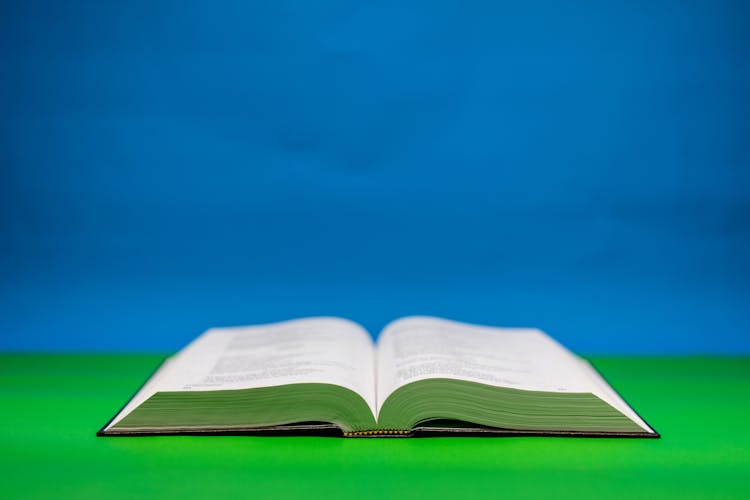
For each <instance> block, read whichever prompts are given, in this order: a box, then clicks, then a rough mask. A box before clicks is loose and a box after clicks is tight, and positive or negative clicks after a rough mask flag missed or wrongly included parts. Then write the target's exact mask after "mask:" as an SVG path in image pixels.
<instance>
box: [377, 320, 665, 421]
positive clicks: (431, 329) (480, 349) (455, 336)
mask: <svg viewBox="0 0 750 500" xmlns="http://www.w3.org/2000/svg"><path fill="white" fill-rule="evenodd" d="M377 353H378V360H377V366H378V370H377V410H378V418H379V420H380V416H381V410H383V408H384V405H385V404H386V402H389V401H388V400H389V397H391V396H392V395H393V394H394V393H397V391H399V389H402V388H405V387H407V386H411V385H412V384H413V385H414V387H420V388H422V389H423V391H422V392H424V393H425V396H424V398H423V399H424V401H419V402H417V403H416V404H415V405H414V406H415V407H419V406H420V405H421V407H423V408H426V407H428V406H430V405H434V407H435V410H434V411H441V410H440V408H445V410H444V411H442V413H443V414H437V415H433V416H431V418H436V419H440V418H450V417H455V416H456V415H462V413H461V412H462V411H465V412H467V413H464V414H463V415H466V416H467V417H466V418H469V417H471V416H472V414H471V408H472V404H473V403H474V401H471V400H469V399H466V400H464V399H461V398H463V397H466V398H469V395H465V394H469V392H470V391H468V390H467V391H463V394H459V395H457V396H456V398H457V399H456V400H455V401H451V400H450V399H449V396H448V393H449V391H450V390H451V388H453V389H456V388H458V389H459V390H460V389H461V388H464V387H465V388H471V387H474V386H470V385H468V384H464V385H456V384H455V383H454V384H453V385H450V384H448V385H446V386H445V388H444V389H443V391H444V392H445V394H446V395H445V396H443V395H441V394H440V393H436V391H438V389H440V386H438V385H436V384H433V385H429V384H421V385H420V384H416V383H417V382H420V381H427V380H442V381H446V380H447V381H462V382H470V383H474V384H481V386H482V387H488V386H489V387H491V388H492V387H495V388H502V389H510V390H509V391H503V390H500V391H495V392H490V391H485V392H483V393H481V395H479V394H480V392H477V394H478V396H477V397H476V398H475V399H477V398H480V397H481V398H484V399H482V400H481V401H478V402H477V403H476V404H477V405H478V406H479V407H480V408H477V412H476V413H477V414H478V415H484V417H483V419H484V420H483V423H485V424H486V423H487V422H488V421H492V419H493V418H495V417H493V414H492V413H491V412H490V413H487V411H489V410H487V408H489V407H490V406H492V405H493V404H495V403H496V402H497V401H502V400H503V398H505V399H506V400H507V401H508V403H509V404H511V403H512V404H515V405H516V406H515V407H512V408H511V409H510V410H508V411H507V413H508V415H507V416H504V415H503V410H502V408H500V410H498V411H495V414H497V417H496V418H498V419H499V421H502V422H505V423H508V422H510V423H513V424H514V425H517V426H519V428H524V429H538V430H557V429H554V428H551V429H545V426H555V425H558V426H561V427H563V428H561V429H559V430H566V429H572V430H576V429H579V428H580V430H587V429H588V428H589V427H590V428H591V429H592V430H598V431H602V430H606V428H603V427H602V426H604V425H607V424H605V423H602V422H608V421H614V419H613V418H612V415H611V414H612V413H618V414H621V415H623V416H625V417H627V419H629V420H630V421H632V423H633V424H635V425H634V426H633V430H634V431H638V430H642V431H645V432H653V431H652V429H651V428H650V427H649V426H648V425H647V424H646V423H645V422H644V421H643V420H642V419H641V418H640V417H639V416H638V415H637V414H636V413H635V412H634V411H633V410H632V409H631V408H630V407H629V406H628V405H627V404H626V403H625V402H624V401H623V400H622V398H620V397H619V396H618V395H617V393H616V392H615V391H614V390H612V388H611V387H610V386H609V385H608V384H607V383H606V382H604V380H602V379H601V377H600V376H599V375H598V374H597V372H596V371H595V370H594V369H593V368H592V367H591V366H590V365H589V364H588V363H587V362H586V361H584V360H582V359H581V358H579V357H578V356H576V355H574V354H573V353H571V352H570V351H568V350H567V349H565V348H564V347H563V346H561V345H560V344H559V343H557V342H556V341H554V340H553V339H552V338H550V337H549V336H548V335H546V334H545V333H544V332H542V331H540V330H537V329H530V328H493V327H484V326H478V325H470V324H465V323H458V322H455V321H449V320H444V319H439V318H433V317H421V316H415V317H408V318H403V319H400V320H397V321H394V322H393V323H391V324H390V325H388V326H387V327H386V328H385V329H384V330H383V332H382V333H381V335H380V338H379V339H378V347H377ZM477 387H479V386H477ZM430 391H431V392H432V394H427V393H428V392H430ZM399 392H400V393H404V392H405V391H403V390H402V391H399ZM459 392H460V391H459ZM527 395H528V397H527V398H526V399H523V398H524V397H525V396H527ZM591 395H593V396H595V397H592V396H591ZM404 397H405V396H404ZM421 397H422V396H421V395H420V392H419V391H417V392H415V393H414V394H413V395H411V396H410V398H412V399H414V398H416V399H419V398H421ZM441 397H442V399H443V401H442V406H440V404H436V403H435V402H436V401H437V402H438V403H440V401H439V400H440V399H441ZM430 398H432V399H430ZM519 398H521V399H519ZM530 398H536V399H530ZM391 399H392V400H393V399H397V398H391ZM428 400H429V401H428ZM602 401H603V402H605V403H606V404H604V405H603V404H601V402H602ZM451 403H454V404H453V407H455V408H452V407H451ZM461 405H463V407H464V408H466V409H465V410H463V409H462V408H459V406H461ZM545 405H547V406H548V408H549V409H548V410H545V408H544V406H545ZM576 405H579V409H580V410H581V411H585V410H587V409H588V408H592V409H591V410H590V411H591V414H592V419H590V420H591V422H593V423H588V424H587V423H586V422H583V421H582V422H583V423H581V424H580V425H579V424H578V423H577V422H576V421H575V413H576V411H577V408H576ZM391 406H393V404H391ZM401 406H403V408H401V410H402V411H404V412H408V411H409V410H408V409H407V406H408V405H407V404H402V405H401ZM518 408H520V409H518ZM524 408H531V409H530V410H528V415H527V416H526V417H525V421H519V422H518V423H516V421H515V420H514V418H515V419H517V418H520V417H519V416H518V415H519V413H520V412H522V411H523V409H524ZM612 409H614V410H616V412H614V411H612ZM389 410H390V413H391V414H393V413H394V412H396V411H397V410H396V409H394V408H389ZM484 410H487V411H484ZM545 411H547V413H548V414H545ZM607 411H609V412H610V414H607V413H606V412H607ZM597 415H601V416H602V417H607V418H609V420H607V418H599V420H596V418H595V417H596V416H597ZM383 416H384V417H386V415H383ZM422 416H424V415H422ZM389 419H390V420H394V415H390V418H389ZM478 419H479V420H482V418H478ZM620 419H621V418H620ZM386 420H388V418H387V419H386ZM406 420H408V416H407V415H404V419H403V422H406ZM621 420H622V419H621ZM475 421H476V420H475ZM386 424H387V422H386ZM587 425H588V426H589V427H587ZM617 425H619V429H620V430H621V429H622V428H623V424H622V422H620V423H619V424H617ZM636 426H637V427H636ZM617 430H618V428H617V426H614V427H613V431H617Z"/></svg>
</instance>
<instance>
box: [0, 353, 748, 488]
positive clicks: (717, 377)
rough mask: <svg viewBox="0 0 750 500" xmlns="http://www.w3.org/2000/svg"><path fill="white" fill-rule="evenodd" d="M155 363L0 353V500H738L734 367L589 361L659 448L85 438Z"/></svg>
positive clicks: (742, 472) (739, 414) (741, 483)
mask: <svg viewBox="0 0 750 500" xmlns="http://www.w3.org/2000/svg"><path fill="white" fill-rule="evenodd" d="M160 360H161V357H160V356H148V355H96V356H95V355H80V356H73V355H1V356H0V408H2V411H1V412H0V424H1V425H0V428H1V429H2V431H0V432H2V436H1V438H0V470H2V476H1V479H0V494H2V497H3V498H14V497H23V498H38V497H44V498H48V497H55V498H57V497H76V498H82V497H83V498H85V497H95V498H120V497H121V498H133V497H134V496H155V497H156V496H158V497H160V498H191V497H219V498H220V497H222V496H230V495H233V496H234V495H237V496H242V497H248V498H283V497H294V498H301V499H308V498H380V499H385V498H393V497H394V496H409V497H412V498H435V499H437V498H452V499H458V498H482V497H485V498H486V497H494V498H511V497H529V496H535V497H561V496H562V497H573V498H582V497H594V498H617V497H622V498H632V497H634V496H637V497H649V498H664V497H679V498H717V497H719V498H726V497H750V433H748V431H747V430H748V425H749V424H750V358H592V360H593V361H594V364H595V365H596V366H597V368H599V369H600V371H601V372H602V373H603V374H604V376H605V377H606V378H607V379H609V381H610V382H611V383H612V384H613V385H614V386H615V387H616V388H617V389H618V390H619V391H620V392H621V393H622V394H623V395H624V396H625V398H626V399H628V401H629V402H631V403H632V404H633V406H634V407H635V408H636V410H638V411H639V412H640V413H641V414H642V415H643V416H644V417H645V418H646V420H647V421H648V422H649V423H650V424H652V425H653V426H654V427H655V428H656V429H657V430H658V431H659V432H661V433H662V436H663V438H662V439H659V440H655V439H614V438H608V439H602V438H528V437H526V438H423V439H387V438H385V439H344V438H317V437H242V436H208V437H193V436H172V437H145V438H144V437H137V438H97V437H95V435H94V433H95V432H96V430H98V429H99V428H100V427H101V426H102V424H103V423H104V422H105V421H106V420H108V419H109V418H110V417H111V416H112V414H113V413H114V412H115V411H116V410H117V409H118V408H119V407H120V406H121V405H122V404H123V402H124V400H125V399H126V398H127V397H129V396H130V394H131V393H132V392H134V391H135V390H136V389H137V388H138V387H139V386H140V384H141V383H142V382H143V381H144V380H145V379H146V377H148V375H149V374H150V373H151V371H152V370H153V369H154V368H155V367H156V365H157V364H158V363H159V361H160Z"/></svg>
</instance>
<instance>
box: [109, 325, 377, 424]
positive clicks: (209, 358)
mask: <svg viewBox="0 0 750 500" xmlns="http://www.w3.org/2000/svg"><path fill="white" fill-rule="evenodd" d="M374 356H375V355H374V348H373V343H372V339H371V338H370V335H369V334H368V333H367V332H366V331H365V330H364V329H363V328H362V327H360V326H359V325H357V324H356V323H353V322H351V321H348V320H344V319H339V318H328V317H321V318H306V319H299V320H292V321H284V322H281V323H274V324H269V325H260V326H248V327H231V328H212V329H210V330H208V331H206V332H205V333H204V334H203V335H201V336H200V337H198V338H197V339H196V340H194V341H193V342H192V343H191V344H190V345H188V346H187V347H186V348H185V349H183V350H182V351H180V352H179V353H178V354H177V355H175V356H173V357H172V358H170V359H169V360H168V362H167V363H165V365H164V366H163V367H162V368H161V369H160V370H159V371H158V372H157V373H156V374H155V375H154V376H153V377H152V378H151V379H150V380H149V381H148V383H147V384H146V385H145V386H144V387H143V389H142V390H141V391H140V392H139V393H138V394H137V395H136V397H135V398H133V400H132V401H131V402H129V403H128V405H126V407H125V408H124V409H123V411H121V412H120V413H119V414H118V415H117V417H116V418H115V419H114V420H113V421H112V423H111V424H110V425H109V427H111V426H112V425H114V424H116V423H117V422H118V421H119V420H121V419H122V418H123V417H124V416H125V415H127V414H128V413H130V411H132V410H133V409H135V408H137V407H138V406H139V405H140V404H141V403H143V402H144V401H146V400H147V399H148V398H149V397H151V396H152V395H153V394H155V393H156V392H163V391H212V390H228V389H252V388H257V387H270V386H279V385H286V384H296V383H322V384H334V385H339V386H342V387H345V388H347V389H350V390H352V391H354V392H356V393H357V394H359V395H360V396H362V398H363V399H364V400H365V401H366V402H367V404H368V405H369V407H370V409H371V410H372V411H373V415H374V413H375V380H374V373H375V366H374V365H375V363H374Z"/></svg>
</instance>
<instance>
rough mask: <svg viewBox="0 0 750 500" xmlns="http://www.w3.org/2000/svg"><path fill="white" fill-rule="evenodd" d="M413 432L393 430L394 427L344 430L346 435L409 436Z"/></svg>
mask: <svg viewBox="0 0 750 500" xmlns="http://www.w3.org/2000/svg"><path fill="white" fill-rule="evenodd" d="M410 434H411V431H402V430H392V429H381V430H374V431H352V432H344V437H384V436H389V437H390V436H392V437H407V436H409V435H410Z"/></svg>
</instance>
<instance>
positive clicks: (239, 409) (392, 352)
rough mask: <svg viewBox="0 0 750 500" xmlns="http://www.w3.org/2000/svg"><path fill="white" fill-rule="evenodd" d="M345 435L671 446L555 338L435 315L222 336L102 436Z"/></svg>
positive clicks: (187, 352) (132, 404) (148, 391)
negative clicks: (372, 328)
mask: <svg viewBox="0 0 750 500" xmlns="http://www.w3.org/2000/svg"><path fill="white" fill-rule="evenodd" d="M191 433H192V434H196V433H199V434H204V433H225V434H226V433H228V434H245V433H247V434H256V433H338V434H339V435H340V434H342V433H343V435H344V436H408V435H421V434H450V435H456V434H500V435H517V434H530V435H540V434H541V435H593V436H610V435H612V436H645V437H658V436H659V435H658V433H657V432H656V431H654V429H652V428H651V427H650V426H649V425H648V424H646V422H645V421H644V420H643V419H642V418H640V417H639V416H638V415H637V414H636V413H635V411H633V409H632V408H630V406H628V404H627V403H625V401H624V400H623V399H622V398H621V397H620V396H619V395H618V394H617V393H616V392H615V391H614V390H613V389H612V387H610V386H609V384H607V382H605V381H604V379H602V377H601V376H600V375H599V374H598V373H597V372H596V370H594V368H593V367H592V366H591V365H590V364H589V363H588V362H586V361H584V360H583V359H581V358H579V357H577V356H576V355H574V354H573V353H571V352H570V351H568V350H567V349H565V348H564V347H562V346H561V345H560V344H558V343H557V342H555V341H554V340H553V339H551V338H550V337H549V336H547V335H546V334H545V333H544V332H542V331H540V330H536V329H530V328H490V327H485V326H476V325H469V324H463V323H457V322H454V321H448V320H443V319H438V318H431V317H417V316H415V317H407V318H402V319H399V320H396V321H394V322H393V323H391V324H390V325H388V326H387V327H386V328H385V329H384V330H383V331H382V332H381V334H380V336H379V338H378V341H377V343H376V344H373V341H372V339H371V337H370V335H369V334H368V333H367V332H366V331H365V330H364V329H363V328H362V327H361V326H359V325H357V324H356V323H353V322H351V321H348V320H345V319H340V318H329V317H320V318H307V319H298V320H292V321H285V322H282V323H275V324H270V325H260V326H248V327H233V328H213V329H210V330H208V331H207V332H205V333H204V334H203V335H201V336H200V337H198V338H197V339H196V340H194V341H193V342H192V343H191V344H190V345H188V346H187V347H186V348H184V349H183V350H182V351H180V352H179V353H178V354H176V355H175V356H173V357H171V358H169V359H167V360H166V361H165V362H164V363H163V364H162V366H161V367H160V368H159V369H158V370H157V372H156V373H155V374H154V375H153V376H152V377H151V378H150V379H149V380H148V381H147V382H146V384H145V385H144V386H143V387H142V388H141V390H140V391H139V392H138V393H137V394H136V395H135V396H133V398H132V399H131V400H130V401H129V402H128V403H127V404H126V405H125V407H124V408H123V409H122V410H121V411H120V412H119V413H118V414H117V415H115V417H114V418H113V419H112V420H111V421H110V422H109V423H108V424H107V425H105V427H104V428H103V429H102V430H101V431H99V435H106V436H109V435H138V434H191Z"/></svg>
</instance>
